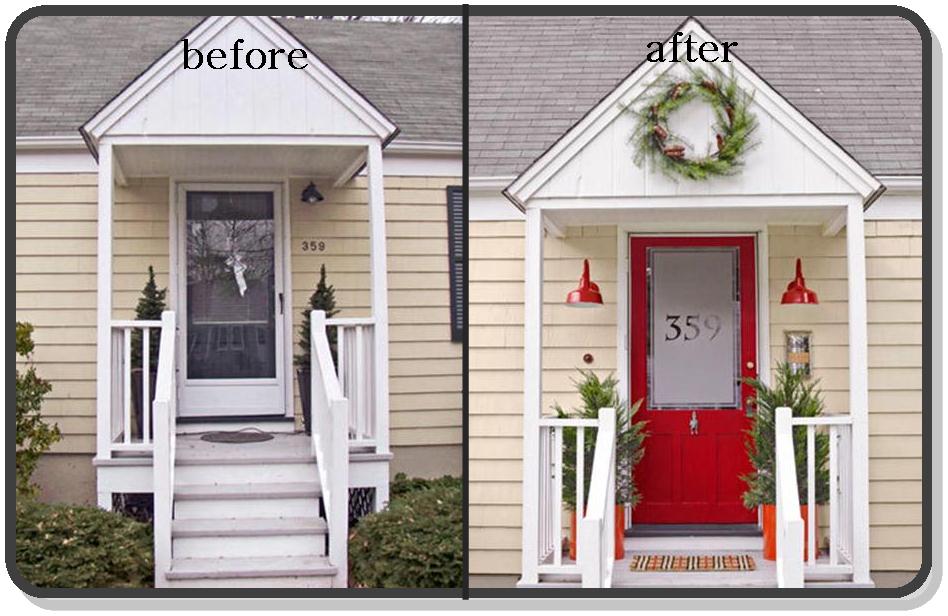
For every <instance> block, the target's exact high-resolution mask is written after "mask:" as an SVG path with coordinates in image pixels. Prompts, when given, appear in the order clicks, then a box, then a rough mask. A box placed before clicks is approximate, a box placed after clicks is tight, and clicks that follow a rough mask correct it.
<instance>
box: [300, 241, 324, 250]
mask: <svg viewBox="0 0 948 616" xmlns="http://www.w3.org/2000/svg"><path fill="white" fill-rule="evenodd" d="M325 250H326V242H324V241H323V240H303V252H323V251H325Z"/></svg>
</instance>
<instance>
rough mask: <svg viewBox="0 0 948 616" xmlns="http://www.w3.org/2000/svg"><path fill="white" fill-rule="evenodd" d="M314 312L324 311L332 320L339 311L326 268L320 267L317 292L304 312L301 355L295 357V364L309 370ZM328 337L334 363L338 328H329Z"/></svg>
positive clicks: (300, 345) (300, 340)
mask: <svg viewBox="0 0 948 616" xmlns="http://www.w3.org/2000/svg"><path fill="white" fill-rule="evenodd" d="M312 310H322V311H324V312H325V313H326V318H327V319H331V318H333V317H334V316H336V315H337V314H339V311H338V310H336V288H335V287H334V286H332V285H331V284H327V283H326V266H325V265H320V266H319V282H318V283H317V284H316V290H315V291H313V294H312V295H310V297H309V302H308V303H307V304H306V310H304V311H303V322H302V324H301V325H300V337H299V342H298V343H297V344H298V346H299V348H300V351H301V352H300V353H299V354H298V355H295V356H294V357H293V363H294V364H295V365H296V366H298V367H301V368H309V366H310V361H311V359H310V356H309V345H310V322H309V313H310V311H312ZM326 337H327V338H328V339H329V350H330V351H332V358H333V361H335V359H336V328H334V327H331V328H329V330H328V332H327V335H326Z"/></svg>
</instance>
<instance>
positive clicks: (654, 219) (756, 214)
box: [543, 206, 846, 229]
mask: <svg viewBox="0 0 948 616" xmlns="http://www.w3.org/2000/svg"><path fill="white" fill-rule="evenodd" d="M845 212H846V208H845V207H844V206H807V207H792V206H784V207H717V206H714V207H711V206H702V207H664V208H634V209H620V208H575V209H553V210H548V209H544V210H543V216H544V218H545V219H546V220H547V221H548V222H549V223H552V224H553V225H554V226H557V227H560V228H566V227H578V226H583V225H597V226H601V225H636V224H639V225H641V224H648V225H664V224H667V225H669V226H683V225H686V226H689V227H694V228H699V227H701V226H704V225H706V226H708V227H709V228H711V227H713V228H715V229H717V228H719V227H721V226H726V225H729V224H730V225H735V226H738V225H743V226H747V225H764V224H794V225H823V226H826V227H829V226H832V225H833V224H834V223H835V222H837V221H838V220H839V218H840V216H845Z"/></svg>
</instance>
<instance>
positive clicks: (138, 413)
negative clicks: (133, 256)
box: [132, 265, 168, 438]
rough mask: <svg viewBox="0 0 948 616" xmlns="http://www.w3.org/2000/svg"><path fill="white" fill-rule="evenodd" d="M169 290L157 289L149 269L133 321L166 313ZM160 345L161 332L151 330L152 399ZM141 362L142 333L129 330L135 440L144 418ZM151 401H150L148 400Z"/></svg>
mask: <svg viewBox="0 0 948 616" xmlns="http://www.w3.org/2000/svg"><path fill="white" fill-rule="evenodd" d="M167 294H168V289H159V288H158V285H157V284H156V283H155V268H154V267H152V266H151V265H149V266H148V281H147V282H146V283H145V286H144V288H142V295H141V297H139V298H138V305H137V306H135V320H136V321H160V320H161V313H162V312H164V311H165V310H166V305H165V296H166V295H167ZM160 342H161V330H160V329H159V328H153V329H151V330H150V332H149V335H148V373H149V374H148V378H149V389H148V391H149V392H150V395H151V396H154V394H155V384H156V383H157V381H158V345H159V344H160ZM143 372H144V362H143V358H142V330H140V329H135V330H132V410H133V411H134V413H135V420H134V421H135V432H134V435H135V436H137V437H139V438H140V437H141V436H142V428H143V425H142V424H143V419H144V416H145V412H144V408H143V406H142V386H143V385H142V373H143ZM149 402H150V401H149ZM150 422H151V415H149V424H148V427H149V434H153V432H152V431H151V423H150Z"/></svg>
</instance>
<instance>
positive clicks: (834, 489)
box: [829, 426, 839, 566]
mask: <svg viewBox="0 0 948 616" xmlns="http://www.w3.org/2000/svg"><path fill="white" fill-rule="evenodd" d="M838 438H839V430H838V428H837V427H836V426H830V427H829V458H830V459H829V464H830V470H829V499H830V501H829V505H830V523H829V533H830V548H829V562H830V565H832V566H836V565H838V564H839V546H838V542H839V477H838V476H837V475H838V473H839V443H837V439H838Z"/></svg>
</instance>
